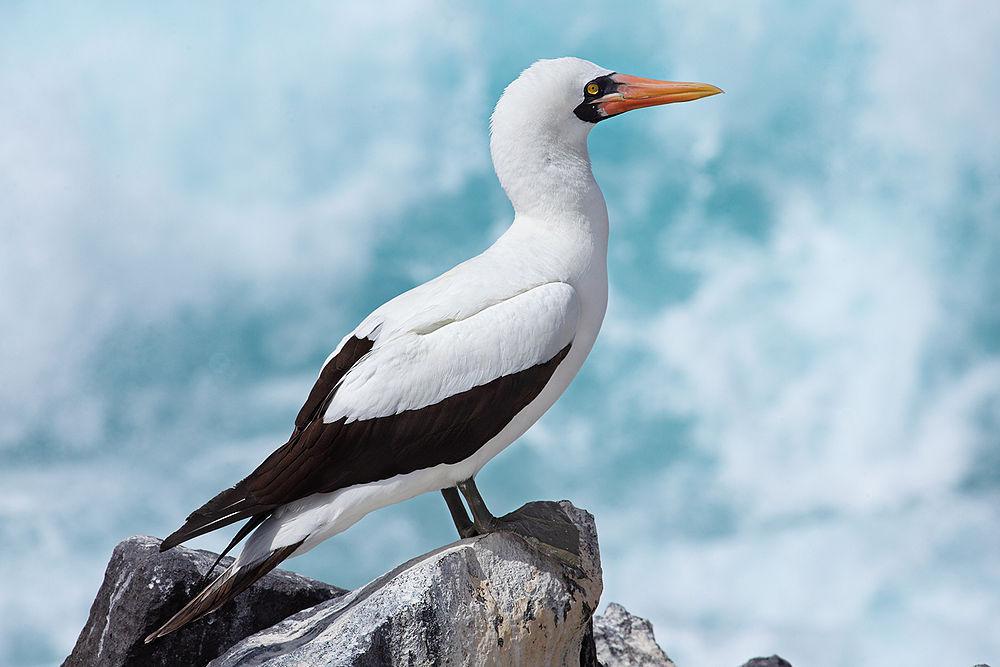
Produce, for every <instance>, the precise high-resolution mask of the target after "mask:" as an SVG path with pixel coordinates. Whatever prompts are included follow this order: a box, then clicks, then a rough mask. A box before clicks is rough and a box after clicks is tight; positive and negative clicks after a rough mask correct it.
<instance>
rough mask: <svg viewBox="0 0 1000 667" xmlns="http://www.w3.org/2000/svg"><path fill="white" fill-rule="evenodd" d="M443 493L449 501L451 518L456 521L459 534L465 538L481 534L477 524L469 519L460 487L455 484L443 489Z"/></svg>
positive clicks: (446, 500)
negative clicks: (460, 493) (459, 490)
mask: <svg viewBox="0 0 1000 667" xmlns="http://www.w3.org/2000/svg"><path fill="white" fill-rule="evenodd" d="M441 495H442V496H444V501H445V502H446V503H448V511H449V512H451V520H452V521H454V522H455V529H456V530H457V531H458V536H459V537H461V538H463V539H464V538H466V537H475V536H476V535H479V534H480V532H479V530H477V529H476V526H475V525H474V524H473V523H472V520H471V519H469V515H468V514H467V513H466V511H465V506H464V505H463V504H462V498H461V496H459V495H458V489H456V488H455V487H453V486H451V487H448V488H447V489H441Z"/></svg>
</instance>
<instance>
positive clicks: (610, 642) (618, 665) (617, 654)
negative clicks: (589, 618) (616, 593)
mask: <svg viewBox="0 0 1000 667" xmlns="http://www.w3.org/2000/svg"><path fill="white" fill-rule="evenodd" d="M594 644H595V648H596V652H597V659H598V660H599V661H600V664H601V665H603V666H604V667H675V665H674V663H673V662H672V661H671V660H670V658H668V657H667V654H666V653H665V652H664V651H663V649H662V648H660V646H659V644H657V643H656V638H655V637H653V625H652V623H650V622H649V621H647V620H646V619H644V618H640V617H638V616H634V615H633V614H630V613H629V612H628V611H627V610H626V609H625V607H623V606H621V605H620V604H616V603H614V602H612V603H611V604H609V605H608V608H607V609H605V610H604V614H603V615H602V616H595V617H594Z"/></svg>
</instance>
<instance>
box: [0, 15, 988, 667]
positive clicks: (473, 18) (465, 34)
mask: <svg viewBox="0 0 1000 667" xmlns="http://www.w3.org/2000/svg"><path fill="white" fill-rule="evenodd" d="M344 4H345V6H343V7H334V6H332V5H333V3H313V4H309V3H297V4H296V5H295V6H294V7H293V6H289V5H286V4H283V3H273V4H264V5H254V6H250V5H246V4H244V3H235V2H233V3H228V4H213V5H212V6H211V7H204V6H201V5H198V4H195V3H191V4H178V5H174V4H171V5H170V6H159V5H157V6H153V5H149V4H144V5H136V4H129V3H103V4H101V6H100V7H94V6H84V5H82V4H73V3H66V4H51V3H27V2H6V3H4V4H3V5H2V6H0V100H2V102H0V322H2V324H0V355H2V356H0V367H2V382H0V488H2V490H3V491H2V493H0V544H2V547H0V571H2V573H3V574H2V578H3V583H2V585H0V663H2V664H4V665H10V666H12V667H15V666H18V667H19V666H27V665H46V664H55V663H57V662H59V661H60V660H61V659H62V658H63V657H64V656H65V655H66V654H67V653H68V651H69V649H70V647H71V645H72V643H73V641H74V640H75V638H76V634H77V632H78V631H79V629H80V628H81V627H82V624H83V622H84V619H85V617H86V615H87V612H88V609H89V605H90V602H91V600H92V597H93V595H94V593H95V592H96V590H97V587H98V585H99V584H100V581H101V578H102V574H103V570H104V566H105V564H106V562H107V559H108V557H109V555H110V552H111V549H112V548H113V546H114V545H115V543H116V542H118V541H119V540H120V539H122V538H124V537H125V536H127V535H130V534H133V533H150V534H155V535H160V536H163V535H165V534H166V533H168V532H169V531H171V530H172V529H174V528H175V527H176V526H177V525H179V523H180V522H181V520H182V519H183V518H184V517H185V516H186V515H187V513H188V512H189V511H190V510H192V509H194V508H195V507H196V506H198V505H200V504H201V502H202V501H204V500H205V499H207V498H209V497H210V496H212V495H214V493H215V492H216V491H218V490H219V489H221V488H223V487H225V486H228V485H230V484H232V483H233V482H235V481H236V480H237V479H239V478H240V477H242V476H243V475H244V474H245V473H246V472H247V471H248V470H250V469H251V467H252V466H253V465H255V464H256V463H258V462H259V461H260V460H261V459H262V458H263V457H264V456H265V455H266V454H267V453H268V452H270V451H271V450H272V449H273V448H274V447H275V446H277V445H278V444H280V443H282V442H284V440H285V438H286V436H287V434H288V432H289V431H290V425H291V421H292V419H293V416H294V414H295V412H296V411H297V410H298V407H299V405H300V404H301V401H302V400H303V398H304V397H305V395H306V393H307V391H308V389H309V387H310V386H311V384H312V381H313V379H314V377H315V374H316V373H317V371H318V369H319V367H320V365H321V364H322V362H323V360H324V358H325V357H326V355H327V354H328V353H329V351H330V350H331V349H332V348H333V346H334V345H336V343H337V342H338V341H339V339H340V338H341V336H342V335H343V334H344V333H345V332H347V331H348V330H349V329H350V328H352V327H353V326H354V325H355V324H356V323H357V322H358V321H359V320H360V319H361V318H362V317H364V316H365V315H366V314H367V313H368V312H369V311H370V310H371V309H373V308H374V307H375V306H377V305H379V304H380V303H382V302H383V301H384V300H386V299H388V298H390V297H392V296H394V295H395V294H397V293H399V292H401V291H403V290H406V289H408V288H409V287H411V286H413V285H414V284H416V283H419V282H421V281H424V280H426V279H428V278H431V277H433V276H434V275H436V274H438V273H439V272H441V271H443V270H445V269H447V268H449V267H450V266H452V265H453V264H454V263H456V262H458V261H461V260H463V259H465V258H466V257H468V256H470V255H472V254H475V253H477V252H479V251H480V250H481V249H483V248H484V247H485V246H487V245H488V244H489V243H490V242H491V241H492V240H493V239H494V238H495V237H496V236H497V235H498V234H499V233H500V232H501V231H502V230H503V229H504V226H505V225H506V224H507V223H508V221H509V219H510V216H511V210H510V207H509V205H508V203H507V201H506V199H505V198H504V196H503V193H502V192H501V190H500V189H499V186H498V185H497V183H496V181H495V179H494V176H493V173H492V169H491V165H490V161H489V154H488V151H487V126H488V118H489V114H490V111H491V109H492V105H493V104H494V102H495V101H496V99H497V97H498V96H499V94H500V92H501V91H502V89H503V87H504V86H505V85H506V84H507V82H508V81H510V80H511V79H513V78H514V77H515V76H516V75H517V74H518V73H519V72H520V70H521V69H523V68H524V67H526V66H527V65H528V64H530V63H531V62H532V61H534V60H535V59H537V58H542V57H553V56H561V55H577V56H580V57H584V58H587V59H590V60H594V61H596V62H598V63H600V64H601V65H603V66H605V67H608V68H610V69H614V70H618V71H622V72H627V73H633V74H637V75H644V76H652V77H657V78H669V79H680V80H697V81H707V82H710V83H714V84H716V85H719V86H721V87H722V88H724V89H726V91H727V94H726V95H725V96H722V97H715V98H712V99H709V100H704V101H701V102H698V103H694V104H687V105H678V106H674V107H667V108H663V109H655V110H647V111H642V112H639V113H635V114H629V115H628V116H626V117H624V118H621V119H616V120H614V121H611V122H608V123H602V124H601V125H600V126H599V127H598V128H597V129H596V131H595V132H594V133H593V135H592V139H591V153H592V158H593V162H594V169H595V172H596V175H597V178H598V180H599V182H600V183H601V185H602V187H603V189H604V192H605V194H606V196H607V200H608V208H609V209H610V212H611V218H612V239H611V256H610V273H611V303H610V307H609V312H608V316H607V320H606V323H605V327H604V332H603V334H602V337H601V338H600V339H599V341H598V344H597V346H596V348H595V350H594V352H593V355H592V356H591V359H590V361H589V362H588V364H587V366H586V367H585V368H584V370H583V372H582V373H581V375H580V377H579V378H578V379H577V381H576V382H575V384H574V385H573V386H572V387H571V389H570V391H569V392H568V393H567V395H566V396H565V397H564V398H563V400H561V401H560V402H559V403H558V405H557V406H556V407H555V408H554V409H553V410H552V411H551V412H550V413H549V414H548V415H547V416H546V417H545V418H544V419H543V420H542V421H541V422H540V423H539V424H538V425H537V426H536V427H535V428H533V429H532V430H531V431H530V433H528V434H527V435H526V436H525V437H524V438H523V439H522V441H521V442H519V443H518V444H516V445H515V446H513V447H511V448H510V449H508V450H507V451H506V452H505V453H504V454H502V455H501V456H500V457H498V458H497V459H496V460H495V461H494V462H493V463H491V464H490V465H489V466H488V467H487V468H486V469H485V470H484V471H483V473H482V474H481V476H480V486H481V487H482V488H483V491H484V494H486V497H487V498H489V499H490V500H491V503H492V504H493V506H494V507H493V509H495V510H498V511H509V510H512V509H514V508H515V507H517V506H519V505H520V504H522V503H523V502H526V501H528V500H532V499H545V498H547V499H559V498H570V499H572V500H573V501H574V502H575V503H576V504H577V505H579V506H582V507H586V508H588V509H589V510H591V511H592V512H593V513H594V514H595V515H596V517H597V521H598V527H599V530H600V537H601V549H602V552H603V558H604V568H605V569H604V571H605V583H606V589H605V594H604V597H603V601H604V602H605V603H606V602H609V601H618V602H621V603H623V604H625V605H626V606H627V607H628V608H629V609H630V610H631V611H633V612H634V613H638V614H641V615H643V616H647V617H649V618H651V619H652V620H653V622H654V624H655V629H656V634H657V637H658V638H659V639H660V640H661V643H662V644H663V645H664V647H665V648H666V650H667V651H668V652H669V653H670V655H671V656H672V657H673V658H674V659H675V660H676V661H677V662H678V664H679V665H682V666H683V667H698V666H701V665H737V664H740V663H741V662H742V661H743V660H745V659H747V658H749V657H751V656H753V655H758V654H771V653H774V652H778V653H780V654H782V655H783V656H784V657H786V658H787V659H789V660H790V661H791V662H792V663H793V664H796V665H809V666H815V667H832V666H846V665H859V664H860V665H876V664H880V665H907V666H919V665H928V666H930V665H935V666H936V665H971V664H973V663H975V662H981V661H986V660H988V659H989V658H992V659H993V660H996V659H997V658H998V656H1000V633H998V632H997V627H998V626H997V621H998V619H1000V279H998V273H1000V224H998V223H1000V120H998V118H1000V116H998V112H997V109H998V107H1000V50H998V49H997V46H996V44H997V40H998V38H1000V5H998V4H997V3H995V2H989V1H986V0H984V1H981V2H974V1H969V2H948V1H947V0H918V1H917V2H902V1H898V2H881V3H874V2H869V1H867V0H856V1H850V2H843V1H838V0H823V1H819V2H809V3H801V2H792V1H788V2H778V1H767V0H761V1H755V2H741V3H689V2H679V1H676V2H657V3H654V2H635V3H609V2H584V1H581V0H573V1H572V2H569V1H566V2H555V3H547V4H546V5H545V6H544V8H542V7H540V6H539V5H537V4H536V3H528V2H510V3H503V6H502V8H501V7H500V6H499V5H497V6H483V5H478V4H477V5H475V6H472V5H469V4H467V3H459V2H444V1H442V2H435V1H433V0H428V1H427V2H422V1H419V0H412V1H409V0H408V1H404V2H397V3H394V4H392V6H391V7H388V8H387V7H383V6H380V7H378V8H376V7H374V6H365V7H361V6H356V4H357V3H352V5H351V6H346V4H347V3H344ZM328 5H329V6H328ZM453 530H454V529H453V528H452V526H451V521H450V519H449V518H448V515H447V512H446V510H445V505H444V503H443V502H442V501H441V499H440V497H438V496H437V495H429V496H426V497H422V498H418V499H417V500H415V501H412V502H409V503H406V504H404V505H401V506H396V507H392V508H389V509H387V510H384V511H382V512H379V513H377V514H375V515H371V516H369V517H368V518H366V519H365V520H364V521H362V522H361V523H360V524H358V525H357V526H355V527H354V528H352V529H351V530H350V531H348V532H347V533H345V534H343V535H341V536H339V537H337V538H335V539H333V540H330V541H329V542H327V543H325V544H324V545H323V546H322V547H321V548H319V549H316V550H314V551H313V552H312V553H310V554H309V555H308V556H305V557H303V558H300V559H296V560H294V561H291V562H289V563H288V565H289V566H290V567H291V568H292V569H295V570H296V571H298V572H301V573H304V574H307V575H311V576H314V577H318V578H321V579H324V580H327V581H330V582H332V583H336V584H339V585H341V586H347V587H352V586H357V585H359V584H361V583H363V582H365V581H367V580H368V579H370V578H373V577H374V576H376V575H378V574H380V573H382V572H384V571H386V570H388V569H389V568H391V567H392V566H394V565H395V564H397V563H398V562H401V561H402V560H404V559H406V558H409V557H411V556H414V555H416V554H419V553H422V552H424V551H427V550H429V549H431V548H433V547H435V546H437V545H439V544H441V543H444V542H447V541H450V540H452V539H453V538H454V537H455V536H454V534H453ZM231 532H232V531H230V532H229V533H227V534H225V535H211V536H206V537H204V538H201V539H199V540H197V541H195V542H194V543H193V544H194V546H198V547H202V548H209V549H218V548H220V547H221V546H223V545H224V544H225V542H226V541H227V540H228V537H229V535H230V534H231Z"/></svg>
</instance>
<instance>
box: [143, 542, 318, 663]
mask: <svg viewBox="0 0 1000 667" xmlns="http://www.w3.org/2000/svg"><path fill="white" fill-rule="evenodd" d="M304 541H305V540H303V541H301V542H296V543H295V544H292V545H289V546H287V547H281V548H280V549H277V550H275V551H272V552H271V553H270V554H268V556H267V558H265V559H264V560H262V561H259V562H257V563H250V564H247V565H241V566H239V567H237V566H236V564H235V563H234V564H233V565H230V566H229V568H228V569H227V570H226V571H225V572H223V573H222V574H220V575H219V576H218V577H216V578H215V580H213V581H212V583H210V584H209V585H208V586H206V587H205V588H204V589H202V591H201V592H200V593H198V594H197V595H195V596H194V597H193V598H191V601H190V602H188V603H187V604H186V605H184V607H183V608H182V609H181V610H180V611H179V612H177V613H176V614H174V615H173V616H171V617H170V620H169V621H167V622H166V623H164V624H163V625H162V626H160V627H159V628H158V629H157V630H155V631H153V632H151V633H150V634H149V636H148V637H146V643H147V644H148V643H149V642H151V641H153V640H154V639H157V638H159V637H163V636H164V635H169V634H170V633H171V632H173V631H175V630H178V629H180V628H182V627H184V626H185V625H187V624H188V623H190V622H191V621H195V620H197V619H199V618H201V617H202V616H204V615H205V614H210V613H212V612H213V611H215V610H216V609H218V608H219V607H221V606H222V605H224V604H226V603H227V602H229V601H230V600H232V599H233V598H234V597H236V596H237V595H239V594H240V593H242V592H243V591H244V590H246V589H247V588H249V587H250V585H251V584H253V583H254V582H255V581H257V580H258V579H260V578H261V577H263V576H264V575H265V574H267V573H268V572H270V571H271V570H273V569H274V568H275V567H277V566H278V563H280V562H281V561H283V560H285V559H286V558H288V557H289V556H291V555H292V553H293V552H294V551H295V550H296V549H298V548H299V546H300V545H301V544H302V542H304Z"/></svg>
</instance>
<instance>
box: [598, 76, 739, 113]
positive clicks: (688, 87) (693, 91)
mask: <svg viewBox="0 0 1000 667" xmlns="http://www.w3.org/2000/svg"><path fill="white" fill-rule="evenodd" d="M611 79H612V81H614V82H615V83H616V84H618V85H617V88H616V90H615V91H614V92H611V93H609V94H607V95H605V96H604V97H603V98H602V99H600V100H597V106H598V107H599V108H600V109H601V111H602V112H603V114H604V116H605V117H608V116H617V115H618V114H620V113H625V112H626V111H631V110H632V109H641V108H643V107H655V106H659V105H661V104H673V103H674V102H690V101H691V100H698V99H701V98H702V97H709V96H710V95H718V94H719V93H721V92H723V91H722V89H721V88H717V87H715V86H713V85H711V84H708V83H685V82H679V81H657V80H656V79H643V78H642V77H638V76H630V75H628V74H612V75H611Z"/></svg>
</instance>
